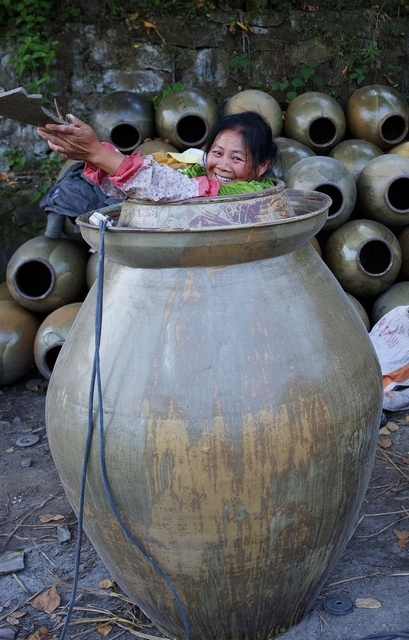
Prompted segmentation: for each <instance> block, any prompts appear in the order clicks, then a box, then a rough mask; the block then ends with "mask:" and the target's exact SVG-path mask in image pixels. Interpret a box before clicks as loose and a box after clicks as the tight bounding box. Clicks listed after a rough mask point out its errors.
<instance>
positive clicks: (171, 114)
mask: <svg viewBox="0 0 409 640" xmlns="http://www.w3.org/2000/svg"><path fill="white" fill-rule="evenodd" d="M218 118H219V110H218V108H217V105H216V103H215V101H214V100H213V98H212V97H211V96H209V95H208V94H207V93H205V92H204V91H200V89H185V90H184V91H173V92H171V93H168V95H167V96H165V97H164V98H163V100H162V101H161V102H160V104H159V106H158V108H157V110H156V113H155V122H156V129H157V131H158V134H159V135H160V136H161V138H167V139H169V140H170V142H171V144H172V145H174V146H175V147H176V148H177V149H178V150H179V151H184V150H185V149H189V148H191V147H195V148H201V147H202V146H203V145H204V144H205V142H206V140H207V137H208V135H209V133H210V130H211V128H212V127H213V125H214V124H215V123H216V121H217V120H218Z"/></svg>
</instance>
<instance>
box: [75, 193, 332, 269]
mask: <svg viewBox="0 0 409 640" xmlns="http://www.w3.org/2000/svg"><path fill="white" fill-rule="evenodd" d="M287 195H288V198H289V202H290V205H291V207H292V209H293V211H294V213H295V215H293V216H291V217H288V218H283V219H276V220H274V221H273V222H270V223H259V224H248V225H240V224H238V225H232V226H230V227H226V226H217V227H214V228H213V229H212V228H202V229H196V230H195V231H196V232H194V230H185V231H183V232H182V233H181V232H180V230H179V231H172V230H170V231H166V230H160V229H157V230H152V229H138V228H136V227H133V228H132V227H122V226H116V227H115V226H114V227H112V228H108V229H107V232H106V236H105V250H106V256H107V257H108V258H109V259H112V260H114V261H115V262H119V263H120V264H122V265H124V266H128V267H152V268H155V267H162V268H166V267H169V268H173V267H181V266H184V267H188V266H221V265H229V264H237V263H243V262H248V261H252V260H262V259H265V258H269V257H271V256H278V255H282V254H283V253H286V252H288V251H292V250H293V249H295V248H296V247H298V246H300V245H301V244H303V243H305V242H307V241H308V240H310V239H311V238H312V237H313V236H315V235H316V234H317V233H318V231H319V230H320V229H321V228H322V226H323V225H324V223H325V221H326V219H327V215H328V208H329V206H330V202H331V201H330V198H329V197H328V196H326V195H325V194H321V193H316V192H304V191H289V192H287ZM270 197H271V194H267V195H265V192H260V193H259V195H257V196H255V194H247V196H243V195H241V196H234V197H222V198H213V199H212V198H206V199H204V198H200V199H199V198H197V199H195V200H190V201H187V202H185V203H174V205H175V206H180V208H181V214H180V215H184V214H183V209H184V208H186V207H188V211H189V212H190V215H191V216H192V217H194V216H195V209H196V208H198V210H199V211H200V210H202V207H203V206H205V207H214V211H215V212H216V213H217V211H218V210H219V209H220V207H223V206H226V207H228V208H229V209H230V208H231V207H232V206H233V204H234V202H239V205H240V207H241V206H243V202H245V201H246V198H247V202H248V206H252V204H253V205H254V203H256V206H257V208H258V207H259V206H260V204H259V203H258V202H257V201H258V200H261V201H262V204H263V203H264V204H265V203H266V202H268V200H269V198H270ZM204 200H206V202H203V201H204ZM124 204H125V203H124ZM134 205H137V206H138V208H139V207H141V206H142V202H141V201H139V202H137V201H129V203H127V205H126V207H127V208H128V207H130V213H131V214H133V215H135V212H136V211H138V209H135V208H134ZM122 206H124V205H122ZM145 206H147V207H150V206H151V205H150V203H146V202H145ZM155 206H156V211H157V212H158V216H159V217H160V208H159V207H158V205H155ZM162 206H163V207H164V208H165V209H166V208H167V207H168V206H169V203H166V204H164V205H162ZM115 210H116V211H117V216H119V210H118V208H117V207H112V209H110V208H108V207H107V209H106V210H105V211H106V212H107V213H109V214H110V215H113V214H114V211H115ZM90 215H91V212H90V213H88V214H84V215H83V216H79V217H78V218H77V222H78V224H79V225H80V226H81V232H82V233H83V235H84V238H85V239H86V240H87V242H88V244H90V245H91V246H92V247H93V248H94V249H95V250H98V248H99V242H100V239H99V228H98V227H96V225H93V224H90V223H89V221H88V219H89V217H90ZM121 215H122V213H121ZM165 215H166V214H165ZM228 228H230V230H231V233H230V234H226V233H223V231H225V230H226V229H228ZM218 231H220V233H218ZM136 248H137V250H135V249H136Z"/></svg>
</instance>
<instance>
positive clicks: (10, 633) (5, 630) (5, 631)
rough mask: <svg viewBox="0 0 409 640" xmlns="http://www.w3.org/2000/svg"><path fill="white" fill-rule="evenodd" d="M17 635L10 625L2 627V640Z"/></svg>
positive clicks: (0, 635)
mask: <svg viewBox="0 0 409 640" xmlns="http://www.w3.org/2000/svg"><path fill="white" fill-rule="evenodd" d="M15 637H16V633H15V631H13V629H11V628H10V627H5V628H3V629H0V638H2V640H14V638H15Z"/></svg>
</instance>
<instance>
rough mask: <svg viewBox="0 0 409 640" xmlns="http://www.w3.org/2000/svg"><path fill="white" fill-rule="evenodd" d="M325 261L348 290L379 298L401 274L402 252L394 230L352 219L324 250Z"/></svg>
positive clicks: (333, 234)
mask: <svg viewBox="0 0 409 640" xmlns="http://www.w3.org/2000/svg"><path fill="white" fill-rule="evenodd" d="M324 260H325V262H326V263H327V265H328V266H329V268H330V269H331V271H332V272H333V274H334V275H335V277H336V278H337V280H338V281H339V283H340V284H341V286H342V287H343V289H344V290H345V291H347V292H348V293H351V294H352V295H354V296H358V297H364V298H365V297H371V296H377V295H379V294H380V293H382V292H383V291H385V290H386V289H387V288H388V287H390V286H391V285H392V284H393V283H394V282H395V280H396V278H397V277H398V275H399V271H400V267H401V262H402V251H401V248H400V246H399V242H398V240H397V238H396V237H395V236H394V234H393V233H392V231H390V230H389V229H388V228H387V227H385V226H384V225H383V224H380V223H379V222H374V221H372V220H349V221H348V222H346V223H345V224H343V225H342V227H340V228H339V229H336V230H335V231H334V233H332V235H331V236H330V238H329V239H328V241H327V243H326V245H325V248H324Z"/></svg>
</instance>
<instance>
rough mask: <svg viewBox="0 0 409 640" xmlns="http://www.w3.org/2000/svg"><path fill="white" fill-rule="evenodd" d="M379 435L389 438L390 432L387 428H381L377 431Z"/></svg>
mask: <svg viewBox="0 0 409 640" xmlns="http://www.w3.org/2000/svg"><path fill="white" fill-rule="evenodd" d="M379 433H380V435H381V436H389V435H390V431H389V429H388V427H387V426H385V427H382V429H379Z"/></svg>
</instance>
